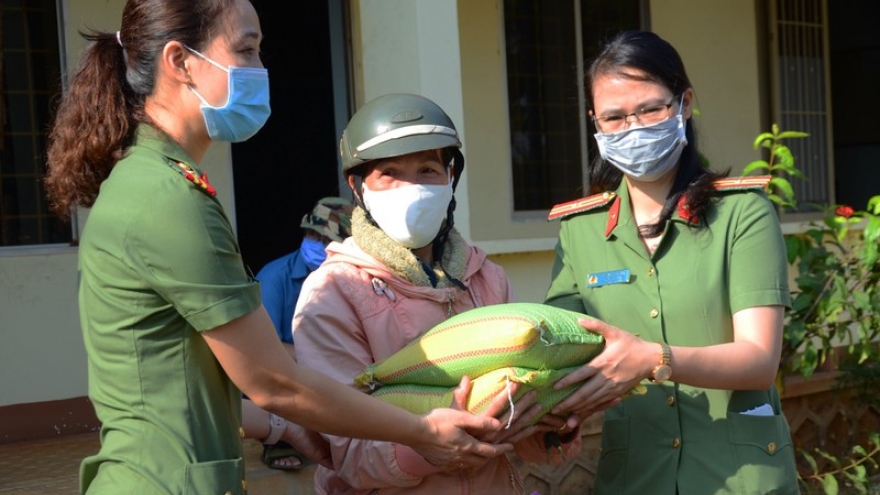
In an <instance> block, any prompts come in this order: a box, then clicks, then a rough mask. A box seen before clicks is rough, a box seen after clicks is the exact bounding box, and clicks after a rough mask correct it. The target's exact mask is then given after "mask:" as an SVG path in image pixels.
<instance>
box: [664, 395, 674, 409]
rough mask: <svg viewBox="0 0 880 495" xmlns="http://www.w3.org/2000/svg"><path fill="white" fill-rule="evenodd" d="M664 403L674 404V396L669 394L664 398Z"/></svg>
mask: <svg viewBox="0 0 880 495" xmlns="http://www.w3.org/2000/svg"><path fill="white" fill-rule="evenodd" d="M666 403H667V404H669V405H670V407H671V406H674V405H675V397H674V396H672V395H670V396H669V397H667V398H666Z"/></svg>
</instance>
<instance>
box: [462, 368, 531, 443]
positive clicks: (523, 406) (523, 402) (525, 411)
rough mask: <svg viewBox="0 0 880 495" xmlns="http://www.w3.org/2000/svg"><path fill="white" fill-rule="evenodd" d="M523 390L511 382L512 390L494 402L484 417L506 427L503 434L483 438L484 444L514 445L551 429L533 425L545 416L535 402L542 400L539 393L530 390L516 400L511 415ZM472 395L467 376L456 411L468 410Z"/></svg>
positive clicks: (503, 391)
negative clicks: (511, 400) (497, 421)
mask: <svg viewBox="0 0 880 495" xmlns="http://www.w3.org/2000/svg"><path fill="white" fill-rule="evenodd" d="M522 386H523V385H522V384H521V383H518V382H509V383H508V386H507V387H506V388H505V389H504V390H502V391H501V392H499V393H498V395H496V396H495V397H494V398H493V399H492V402H491V403H490V404H489V406H488V407H486V409H485V410H483V411H482V412H480V415H481V416H487V417H494V418H498V420H499V421H500V422H501V423H502V424H503V426H502V429H500V430H497V431H494V432H489V433H487V434H485V435H480V436H479V438H480V440H483V441H484V442H491V443H511V444H512V443H516V442H518V441H520V440H522V439H523V438H526V437H528V436H530V435H533V434H535V433H536V432H538V431H544V430H545V429H546V428H547V427H546V426H543V425H541V424H534V425H532V424H531V423H532V422H533V421H534V419H535V418H536V417H537V415H538V414H540V412H541V405H540V404H538V403H536V402H535V401H536V400H537V397H538V392H537V391H535V390H530V391H529V392H527V393H526V394H524V395H523V396H522V397H520V398H519V399H518V400H516V401H515V402H514V403H513V410H512V412H511V409H510V398H511V397H514V396H515V395H516V394H517V392H519V390H520V387H522ZM470 391H471V381H470V379H469V378H468V377H466V376H465V377H464V378H462V380H461V383H459V385H458V387H457V388H456V389H455V392H454V393H453V401H452V407H453V408H454V409H464V408H465V404H467V399H468V394H469V393H470Z"/></svg>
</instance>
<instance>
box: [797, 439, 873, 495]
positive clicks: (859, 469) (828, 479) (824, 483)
mask: <svg viewBox="0 0 880 495" xmlns="http://www.w3.org/2000/svg"><path fill="white" fill-rule="evenodd" d="M870 444H871V450H866V449H865V448H864V447H862V446H861V445H856V446H855V447H853V449H852V451H851V452H850V455H849V456H848V457H846V458H843V459H839V458H837V457H835V456H833V455H831V454H829V453H827V452H825V451H823V450H821V449H814V451H813V452H812V453H811V452H808V451H806V450H800V453H801V456H802V457H803V458H804V459H806V460H807V462H808V463H809V465H810V469H811V473H810V474H808V475H806V476H802V477H801V479H800V484H801V488H803V489H804V491H805V493H807V494H814V493H826V494H828V495H837V494H838V493H841V484H842V485H843V487H844V490H845V493H860V494H867V493H876V490H875V491H874V492H871V491H870V489H871V486H872V484H873V482H874V481H873V480H872V479H871V476H869V474H868V473H869V468H870V469H871V470H872V471H877V469H878V467H880V466H878V464H877V461H876V460H875V457H877V456H880V434H878V433H873V434H871V437H870ZM814 454H815V455H814ZM817 456H818V457H819V458H820V459H822V460H824V461H825V463H826V464H828V465H829V466H830V467H829V468H827V469H824V470H823V469H820V467H819V463H818V462H817V460H816V457H817ZM820 488H821V490H822V491H818V490H819V489H820Z"/></svg>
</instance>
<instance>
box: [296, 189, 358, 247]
mask: <svg viewBox="0 0 880 495" xmlns="http://www.w3.org/2000/svg"><path fill="white" fill-rule="evenodd" d="M353 209H354V206H353V205H352V204H351V202H350V201H349V200H347V199H345V198H338V197H334V196H329V197H326V198H321V199H319V200H318V202H317V203H315V207H314V208H312V211H311V212H309V213H306V214H305V216H303V219H302V222H301V223H300V224H299V226H300V227H302V228H304V229H311V230H313V231H315V232H317V233H318V234H320V235H323V236H327V237H329V238H330V239H331V240H334V241H337V242H341V241H342V240H343V239H345V238H346V237H348V236H350V235H351V212H352V210H353Z"/></svg>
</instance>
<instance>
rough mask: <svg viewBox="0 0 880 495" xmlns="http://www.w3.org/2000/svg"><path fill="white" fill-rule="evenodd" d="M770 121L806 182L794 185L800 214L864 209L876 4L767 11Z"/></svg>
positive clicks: (878, 152) (872, 147) (878, 44)
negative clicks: (789, 135) (787, 136)
mask: <svg viewBox="0 0 880 495" xmlns="http://www.w3.org/2000/svg"><path fill="white" fill-rule="evenodd" d="M769 5H770V19H771V23H770V32H771V38H770V39H771V41H772V43H771V60H772V61H773V70H772V73H773V76H774V78H773V83H774V93H773V94H774V96H775V103H774V106H773V107H774V108H773V121H774V122H778V123H779V125H780V127H781V128H782V129H783V130H797V131H804V132H807V133H809V134H810V136H809V137H808V138H806V139H798V140H791V141H789V142H787V143H786V144H787V145H788V146H789V147H790V148H791V150H792V153H793V154H794V157H795V164H796V165H797V166H798V168H800V169H801V170H802V171H803V172H804V174H805V175H806V177H807V180H803V181H802V180H798V179H794V180H792V186H793V187H794V188H795V194H796V196H797V198H798V202H799V207H798V211H799V212H810V211H814V210H817V209H818V208H820V207H821V206H824V205H831V204H849V205H851V206H853V207H855V208H856V209H861V208H864V207H865V206H866V204H867V201H868V199H869V198H870V197H871V196H873V195H875V194H877V193H878V184H880V130H878V127H877V125H876V123H875V122H874V121H873V119H872V116H873V115H874V113H876V109H877V108H880V97H878V93H877V90H876V88H877V87H878V85H880V70H878V66H880V39H878V38H877V36H875V35H874V34H873V32H874V23H875V21H876V19H877V16H878V15H880V3H877V2H868V3H864V2H828V0H775V1H774V2H771V3H770V4H769Z"/></svg>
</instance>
